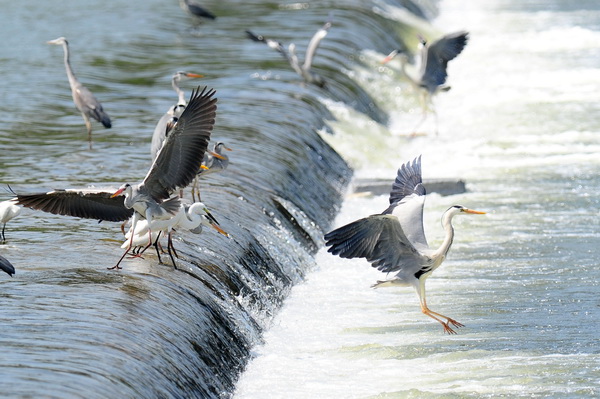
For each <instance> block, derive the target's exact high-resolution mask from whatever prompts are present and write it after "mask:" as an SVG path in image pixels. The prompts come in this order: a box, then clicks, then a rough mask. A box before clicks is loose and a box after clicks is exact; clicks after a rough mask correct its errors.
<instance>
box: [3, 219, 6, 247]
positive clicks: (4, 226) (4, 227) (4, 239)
mask: <svg viewBox="0 0 600 399" xmlns="http://www.w3.org/2000/svg"><path fill="white" fill-rule="evenodd" d="M4 230H6V223H4V225H3V226H2V241H3V242H4V241H6V236H5V235H4Z"/></svg>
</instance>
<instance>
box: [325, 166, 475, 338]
mask: <svg viewBox="0 0 600 399" xmlns="http://www.w3.org/2000/svg"><path fill="white" fill-rule="evenodd" d="M425 194H426V192H425V187H424V186H423V182H422V180H421V157H418V158H416V159H415V160H413V161H412V163H411V162H408V163H406V164H403V165H402V166H401V167H400V169H398V175H397V177H396V180H395V181H394V184H393V185H392V191H391V193H390V206H389V207H388V208H387V209H386V210H385V211H383V213H381V214H376V215H372V216H369V217H366V218H363V219H359V220H357V221H355V222H352V223H350V224H347V225H345V226H342V227H340V228H338V229H336V230H333V231H332V232H330V233H327V234H326V235H325V241H326V243H325V245H326V246H328V247H330V248H329V249H328V252H330V253H332V254H334V255H339V256H340V257H342V258H366V259H367V261H369V262H370V263H371V265H372V266H373V267H375V268H377V269H378V270H380V271H382V272H385V273H392V272H395V273H396V276H395V277H394V278H393V279H391V280H386V281H378V282H377V284H375V285H374V286H373V287H389V286H412V287H414V289H415V290H416V292H417V295H418V296H419V301H420V303H421V311H422V312H423V313H424V314H426V315H427V316H429V317H431V318H433V319H434V320H437V321H438V322H440V323H441V324H442V326H443V327H444V331H445V332H446V333H448V334H456V331H454V329H453V328H452V326H453V327H463V324H461V323H459V322H458V321H456V320H454V319H451V318H450V317H447V316H444V315H442V314H440V313H437V312H434V311H432V310H430V309H429V308H428V307H427V301H426V298H425V280H426V279H427V278H428V277H429V276H430V275H431V273H433V271H434V270H435V269H437V268H438V267H439V266H440V265H441V264H442V262H443V261H444V259H446V255H447V254H448V251H449V250H450V246H451V245H452V241H453V239H454V228H453V227H452V218H453V217H454V216H456V215H469V214H484V213H485V212H479V211H474V210H471V209H467V208H465V207H463V206H460V205H455V206H452V207H450V208H449V209H448V210H447V211H446V212H444V214H443V215H442V226H443V228H444V230H445V232H446V234H445V237H444V241H443V242H442V244H441V245H440V247H439V248H437V249H435V248H430V247H429V245H428V244H427V239H426V238H425V233H424V231H423V205H424V203H425Z"/></svg>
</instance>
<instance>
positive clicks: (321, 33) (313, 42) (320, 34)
mask: <svg viewBox="0 0 600 399" xmlns="http://www.w3.org/2000/svg"><path fill="white" fill-rule="evenodd" d="M329 28H331V22H329V21H328V22H326V23H325V25H323V27H322V28H321V29H319V30H318V31H317V32H316V33H315V34H314V35H313V37H312V39H310V43H308V47H307V48H306V54H305V56H304V64H303V65H302V69H304V70H305V71H308V70H309V69H310V67H311V66H312V62H313V59H314V57H315V54H316V53H317V48H318V47H319V44H321V40H323V38H325V36H327V32H328V31H329Z"/></svg>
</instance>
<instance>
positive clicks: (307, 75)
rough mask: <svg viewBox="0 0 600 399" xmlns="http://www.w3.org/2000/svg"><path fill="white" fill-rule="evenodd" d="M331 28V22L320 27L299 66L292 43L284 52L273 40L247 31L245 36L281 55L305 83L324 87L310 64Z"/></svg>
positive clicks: (322, 80)
mask: <svg viewBox="0 0 600 399" xmlns="http://www.w3.org/2000/svg"><path fill="white" fill-rule="evenodd" d="M329 28H331V21H327V22H326V23H325V25H323V26H322V27H321V29H319V30H318V31H317V32H316V33H315V34H314V35H313V37H312V38H311V39H310V42H309V43H308V47H307V48H306V53H305V55H304V62H303V63H302V64H301V63H300V61H299V59H298V56H297V55H296V45H295V44H294V43H290V45H289V46H288V50H287V51H286V49H285V47H283V44H281V42H278V41H276V40H273V39H268V38H266V37H264V36H262V35H255V34H254V33H252V32H251V31H249V30H247V31H246V35H247V36H248V37H249V38H250V39H252V40H253V41H255V42H262V43H265V44H266V45H267V46H269V47H270V48H272V49H273V50H276V51H277V52H279V53H281V55H283V56H284V57H285V59H286V60H287V61H288V63H289V64H290V66H291V67H292V69H294V71H295V72H296V73H297V74H298V75H300V76H301V77H302V79H304V81H305V82H306V83H313V84H315V85H317V86H319V87H324V86H325V84H326V83H325V80H324V79H323V78H322V77H321V76H320V75H317V74H316V73H314V72H313V71H312V69H311V68H312V63H313V59H314V57H315V54H316V52H317V48H318V47H319V44H321V40H323V38H325V36H327V33H328V31H329Z"/></svg>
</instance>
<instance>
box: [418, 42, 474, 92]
mask: <svg viewBox="0 0 600 399" xmlns="http://www.w3.org/2000/svg"><path fill="white" fill-rule="evenodd" d="M468 35H469V34H468V32H465V31H461V32H456V33H451V34H449V35H446V36H444V37H442V38H441V39H440V40H438V41H436V42H435V43H433V44H432V45H431V46H430V47H429V49H428V50H427V62H426V64H425V69H424V71H423V77H422V79H421V83H422V85H423V86H425V87H437V86H440V85H443V84H444V83H446V78H447V77H448V73H447V71H446V69H447V66H448V61H450V60H452V59H454V58H455V57H456V56H458V55H459V54H460V53H461V52H462V51H463V49H464V48H465V46H466V45H467V40H468Z"/></svg>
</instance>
